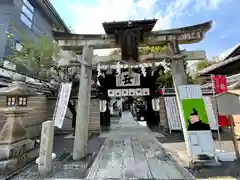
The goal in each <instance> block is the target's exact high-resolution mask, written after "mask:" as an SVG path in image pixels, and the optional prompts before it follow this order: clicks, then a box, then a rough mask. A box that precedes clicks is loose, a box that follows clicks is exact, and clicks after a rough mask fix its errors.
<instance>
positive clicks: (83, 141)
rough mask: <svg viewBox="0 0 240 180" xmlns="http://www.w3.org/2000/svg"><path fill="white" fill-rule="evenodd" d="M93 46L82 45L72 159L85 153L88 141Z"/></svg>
mask: <svg viewBox="0 0 240 180" xmlns="http://www.w3.org/2000/svg"><path fill="white" fill-rule="evenodd" d="M92 59H93V48H92V47H89V46H87V45H85V46H84V47H83V53H82V58H81V60H80V62H81V77H80V86H79V92H78V105H77V118H76V128H75V137H74V147H73V160H80V159H81V158H83V157H84V156H85V154H86V150H87V147H86V146H87V141H88V123H89V104H90V98H91V97H90V96H91V79H92V67H91V65H92Z"/></svg>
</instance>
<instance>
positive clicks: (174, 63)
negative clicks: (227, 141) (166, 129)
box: [168, 39, 188, 143]
mask: <svg viewBox="0 0 240 180" xmlns="http://www.w3.org/2000/svg"><path fill="white" fill-rule="evenodd" d="M168 48H169V50H170V51H171V55H173V56H174V55H181V51H180V48H179V45H178V41H177V40H176V39H174V40H172V41H170V42H169V44H168ZM170 63H171V72H172V78H173V84H174V89H175V93H176V100H177V105H178V111H179V114H180V119H181V124H182V127H183V128H182V129H183V135H184V139H185V140H187V138H188V135H187V131H186V129H185V128H184V127H186V126H185V121H184V115H183V112H182V108H181V101H180V96H179V89H178V87H179V86H181V85H186V84H187V76H186V72H185V70H184V57H182V58H179V59H171V60H170ZM185 142H186V143H187V142H188V141H185Z"/></svg>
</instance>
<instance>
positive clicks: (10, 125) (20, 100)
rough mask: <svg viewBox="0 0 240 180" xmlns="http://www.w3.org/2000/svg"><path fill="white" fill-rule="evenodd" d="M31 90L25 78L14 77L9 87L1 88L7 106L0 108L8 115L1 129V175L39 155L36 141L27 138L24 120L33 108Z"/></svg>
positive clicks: (7, 173)
mask: <svg viewBox="0 0 240 180" xmlns="http://www.w3.org/2000/svg"><path fill="white" fill-rule="evenodd" d="M34 94H35V93H34V92H32V91H30V90H29V88H28V87H27V84H26V83H25V78H22V77H20V76H16V77H14V81H13V82H12V84H10V85H9V87H6V88H1V89H0V95H1V96H6V107H2V108H0V111H3V112H4V115H5V117H6V121H5V124H4V126H3V128H2V129H1V131H0V175H3V176H6V175H9V174H11V173H12V172H14V171H16V170H18V169H20V168H22V167H23V166H25V165H26V164H27V163H28V162H30V161H32V160H33V159H35V158H36V157H37V156H38V151H39V148H38V147H36V145H35V141H34V140H31V139H28V138H27V133H26V130H25V129H24V127H23V125H22V122H23V119H24V116H25V115H26V114H27V113H28V111H30V110H31V109H30V108H28V107H27V100H28V97H29V96H31V95H34Z"/></svg>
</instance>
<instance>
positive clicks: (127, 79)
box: [116, 72, 140, 87]
mask: <svg viewBox="0 0 240 180" xmlns="http://www.w3.org/2000/svg"><path fill="white" fill-rule="evenodd" d="M116 86H117V87H126V86H140V74H137V73H131V74H129V72H123V73H121V74H120V75H117V76H116Z"/></svg>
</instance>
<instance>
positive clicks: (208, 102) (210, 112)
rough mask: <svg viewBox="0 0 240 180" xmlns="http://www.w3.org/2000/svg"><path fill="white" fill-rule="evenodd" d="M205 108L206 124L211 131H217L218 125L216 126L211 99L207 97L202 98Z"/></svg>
mask: <svg viewBox="0 0 240 180" xmlns="http://www.w3.org/2000/svg"><path fill="white" fill-rule="evenodd" d="M203 99H204V102H205V106H206V111H207V115H208V122H209V125H210V128H211V130H217V129H218V125H217V119H216V116H215V113H214V110H213V105H212V103H211V99H210V97H208V96H205V97H204V98H203Z"/></svg>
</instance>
